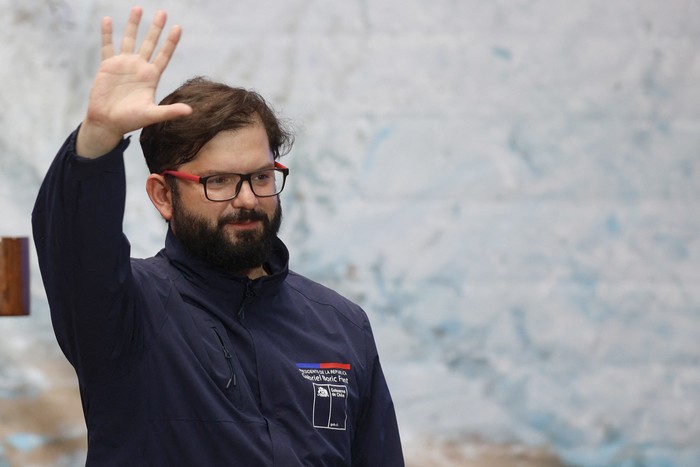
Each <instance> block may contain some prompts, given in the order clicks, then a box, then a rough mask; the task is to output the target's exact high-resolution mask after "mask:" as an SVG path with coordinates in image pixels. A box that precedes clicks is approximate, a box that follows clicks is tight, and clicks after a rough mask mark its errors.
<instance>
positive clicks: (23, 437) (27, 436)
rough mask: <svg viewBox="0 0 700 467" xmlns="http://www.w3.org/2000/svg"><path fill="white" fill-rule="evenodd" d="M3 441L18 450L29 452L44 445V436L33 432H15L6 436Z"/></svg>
mask: <svg viewBox="0 0 700 467" xmlns="http://www.w3.org/2000/svg"><path fill="white" fill-rule="evenodd" d="M5 442H7V444H9V445H10V446H11V447H13V448H14V449H17V450H18V451H22V452H29V451H33V450H34V449H36V448H38V447H40V446H42V445H44V444H45V443H46V438H44V437H43V436H41V435H37V434H35V433H15V434H12V435H9V436H7V437H6V438H5Z"/></svg>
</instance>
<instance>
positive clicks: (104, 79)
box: [76, 7, 192, 158]
mask: <svg viewBox="0 0 700 467" xmlns="http://www.w3.org/2000/svg"><path fill="white" fill-rule="evenodd" d="M142 13H143V11H142V9H141V8H139V7H134V8H133V9H132V10H131V14H130V15H129V23H128V25H127V27H126V30H125V32H124V37H123V38H122V41H121V50H120V53H119V54H115V51H114V44H113V41H112V20H111V19H110V18H104V19H103V20H102V63H101V64H100V68H99V70H98V71H97V75H96V77H95V80H94V82H93V85H92V90H91V91H90V98H89V101H88V109H87V114H86V116H85V119H84V120H83V123H82V125H81V127H80V130H79V132H78V139H77V143H76V152H77V153H78V154H79V155H80V156H83V157H92V158H94V157H99V156H101V155H103V154H106V153H107V152H109V151H110V150H112V149H113V148H114V147H115V146H116V145H117V144H118V143H119V141H120V140H121V139H122V137H123V136H124V135H125V134H127V133H129V132H131V131H134V130H138V129H140V128H143V127H145V126H147V125H150V124H152V123H157V122H161V121H164V120H171V119H174V118H178V117H182V116H185V115H189V114H190V113H191V112H192V109H191V108H190V106H188V105H186V104H181V103H179V104H171V105H162V106H159V105H157V104H156V103H155V94H156V88H157V86H158V82H159V81H160V77H161V75H162V74H163V71H164V70H165V68H166V67H167V66H168V63H169V62H170V58H171V57H172V54H173V52H174V50H175V47H176V46H177V43H178V41H179V40H180V35H181V29H180V27H179V26H173V27H172V29H171V30H170V32H169V33H168V36H167V38H166V40H165V42H164V43H163V44H162V46H161V48H160V50H159V51H158V53H157V54H156V56H155V58H154V59H153V60H152V61H151V58H152V57H153V53H154V51H155V50H156V46H157V45H158V40H159V38H160V35H161V33H162V32H163V28H164V26H165V21H166V14H165V12H164V11H159V12H157V13H156V15H155V17H154V19H153V23H151V27H150V29H149V31H148V33H147V35H146V37H145V39H144V40H143V43H142V44H141V46H140V47H139V49H138V50H136V34H137V32H138V28H139V23H140V22H141V16H142Z"/></svg>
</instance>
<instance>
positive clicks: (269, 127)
mask: <svg viewBox="0 0 700 467" xmlns="http://www.w3.org/2000/svg"><path fill="white" fill-rule="evenodd" d="M176 102H183V103H185V104H188V105H190V107H192V110H193V112H192V113H191V114H190V115H188V116H187V117H183V118H179V119H175V120H168V121H165V122H161V123H156V124H153V125H149V126H147V127H145V128H144V129H143V130H141V138H140V142H141V149H142V150H143V155H144V157H145V158H146V164H147V165H148V169H149V170H150V171H151V173H161V172H163V171H164V170H170V169H174V168H177V167H178V166H179V165H181V164H184V163H186V162H188V161H191V160H192V159H194V158H195V157H196V156H197V153H198V152H199V150H200V149H202V147H203V146H204V145H205V144H206V143H207V142H208V141H209V140H210V139H212V138H213V137H214V136H216V135H217V134H218V133H219V132H220V131H224V130H237V129H239V128H243V127H245V126H248V125H252V124H253V123H254V122H255V121H256V119H258V118H259V119H260V121H261V122H262V124H263V126H264V127H265V131H266V132H267V138H268V141H269V143H270V150H271V151H272V154H273V156H274V158H275V159H279V157H280V156H282V155H284V154H286V153H288V152H289V150H290V149H291V148H292V144H293V143H294V137H293V136H292V134H291V132H289V131H288V130H287V129H286V128H285V127H284V125H283V123H282V122H281V121H280V120H279V119H278V118H277V117H276V115H275V113H274V111H273V110H272V108H270V106H269V105H268V104H267V102H266V101H265V99H263V97H262V96H260V95H259V94H258V93H256V92H254V91H249V90H246V89H243V88H234V87H230V86H227V85H225V84H222V83H216V82H213V81H210V80H208V79H206V78H203V77H197V78H193V79H190V80H188V81H186V82H185V83H184V84H183V85H182V86H180V87H179V88H177V89H176V90H175V91H174V92H172V93H171V94H170V95H168V96H167V97H165V98H164V99H163V100H162V101H161V102H160V103H161V105H162V104H173V103H176Z"/></svg>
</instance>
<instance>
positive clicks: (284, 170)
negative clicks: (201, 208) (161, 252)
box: [160, 161, 289, 203]
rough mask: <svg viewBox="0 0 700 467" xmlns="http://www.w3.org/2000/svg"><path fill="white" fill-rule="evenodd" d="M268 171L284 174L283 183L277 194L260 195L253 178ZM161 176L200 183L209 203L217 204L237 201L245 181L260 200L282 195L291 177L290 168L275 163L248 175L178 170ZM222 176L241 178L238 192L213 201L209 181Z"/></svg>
mask: <svg viewBox="0 0 700 467" xmlns="http://www.w3.org/2000/svg"><path fill="white" fill-rule="evenodd" d="M268 170H274V171H275V172H280V173H281V174H282V183H281V186H280V189H279V190H277V193H274V194H272V195H259V194H257V193H256V192H255V188H253V181H252V178H253V176H255V175H257V174H259V173H261V172H267V171H268ZM160 175H162V176H166V175H170V176H171V177H175V178H180V179H182V180H189V181H192V182H197V183H200V184H202V186H203V188H204V196H205V197H206V198H207V199H208V200H209V201H213V202H215V203H223V202H226V201H231V200H232V199H235V198H236V196H238V194H239V193H240V192H241V187H243V182H245V181H247V182H248V186H249V187H250V191H251V192H252V193H253V194H254V195H255V196H257V197H258V198H271V197H273V196H277V195H279V194H280V193H282V190H284V186H285V184H286V182H287V176H289V168H287V167H286V166H284V165H282V164H280V163H279V162H277V161H275V166H274V167H273V168H271V169H262V170H256V171H255V172H249V173H246V174H240V173H234V172H227V173H218V174H212V175H207V176H206V177H200V176H199V175H194V174H191V173H187V172H180V171H178V170H164V171H163V172H161V173H160ZM222 175H236V176H238V177H240V180H239V181H238V184H237V185H236V192H235V193H234V195H233V196H231V197H230V198H226V199H211V198H210V197H209V193H208V192H207V180H209V179H210V178H213V177H221V176H222Z"/></svg>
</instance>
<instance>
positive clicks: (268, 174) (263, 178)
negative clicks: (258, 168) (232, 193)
mask: <svg viewBox="0 0 700 467" xmlns="http://www.w3.org/2000/svg"><path fill="white" fill-rule="evenodd" d="M252 178H253V182H255V183H268V182H271V181H272V180H274V175H273V172H272V171H271V170H266V171H264V172H258V173H256V174H255V175H253V177H252Z"/></svg>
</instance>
